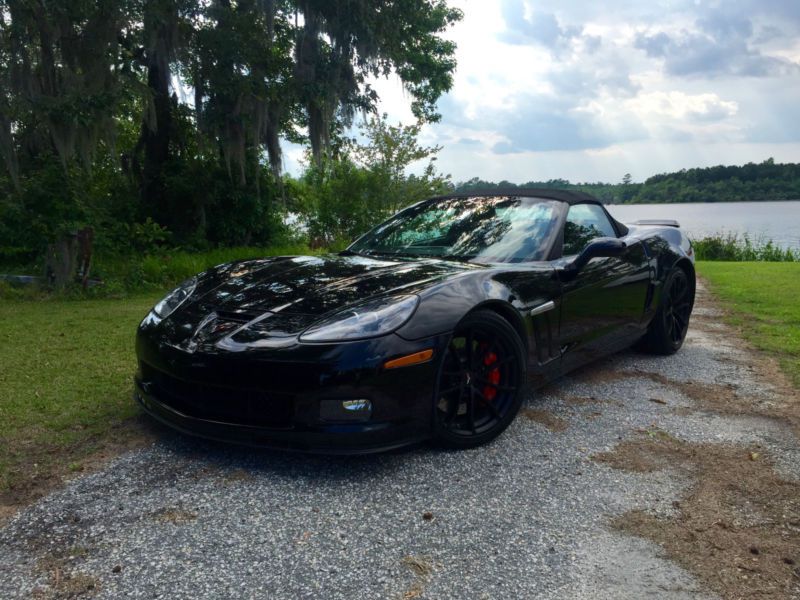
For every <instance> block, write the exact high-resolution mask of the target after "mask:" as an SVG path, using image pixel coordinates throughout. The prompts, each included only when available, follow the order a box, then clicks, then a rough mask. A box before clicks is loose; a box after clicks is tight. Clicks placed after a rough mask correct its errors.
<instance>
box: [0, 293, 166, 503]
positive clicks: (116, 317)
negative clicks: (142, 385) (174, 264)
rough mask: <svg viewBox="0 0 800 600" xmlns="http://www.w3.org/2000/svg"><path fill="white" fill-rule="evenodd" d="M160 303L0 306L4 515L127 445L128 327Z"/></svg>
mask: <svg viewBox="0 0 800 600" xmlns="http://www.w3.org/2000/svg"><path fill="white" fill-rule="evenodd" d="M158 296H160V294H154V295H148V296H137V297H132V298H128V299H126V300H74V301H69V300H44V301H17V300H0V324H2V326H0V499H2V501H3V502H2V503H3V504H4V505H6V506H8V505H11V504H17V503H18V502H19V501H24V500H25V499H26V496H32V497H35V496H36V495H38V494H37V492H36V488H37V487H42V486H43V485H45V486H46V483H47V481H48V480H53V479H56V478H57V477H58V476H59V475H60V474H63V473H68V472H69V471H70V470H72V471H76V470H81V469H82V468H83V464H82V462H81V461H82V460H83V459H85V458H86V457H87V456H89V455H90V454H92V453H93V452H94V451H95V450H98V449H102V448H103V446H107V445H108V444H109V443H115V444H119V443H124V440H125V438H126V437H130V436H132V435H134V436H135V435H136V431H135V430H136V429H141V428H137V427H136V426H135V425H134V426H131V422H132V421H134V420H135V419H134V418H135V417H136V416H137V415H138V414H139V410H138V408H137V407H136V406H135V404H134V403H133V400H132V399H131V392H132V384H131V378H132V376H133V373H134V371H135V354H134V348H133V343H134V334H135V331H136V326H137V324H138V323H139V321H140V320H141V319H142V317H143V316H144V315H145V314H146V312H147V310H148V309H149V308H150V307H151V306H152V305H153V304H154V302H156V301H157V299H158Z"/></svg>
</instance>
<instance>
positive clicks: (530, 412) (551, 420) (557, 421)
mask: <svg viewBox="0 0 800 600" xmlns="http://www.w3.org/2000/svg"><path fill="white" fill-rule="evenodd" d="M521 414H522V416H523V417H525V418H527V419H530V420H531V421H536V422H537V423H540V424H542V425H544V426H545V427H547V428H548V429H549V430H550V431H564V430H566V429H567V427H569V424H568V423H567V422H566V421H565V420H564V419H562V418H561V417H557V416H555V415H553V414H551V413H549V412H547V411H546V410H540V409H537V408H525V409H523V410H522V411H521Z"/></svg>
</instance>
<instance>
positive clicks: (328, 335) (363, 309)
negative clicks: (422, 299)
mask: <svg viewBox="0 0 800 600" xmlns="http://www.w3.org/2000/svg"><path fill="white" fill-rule="evenodd" d="M417 304H419V298H418V297H417V296H412V295H408V296H389V297H387V298H378V299H376V300H370V301H368V302H363V303H362V304H359V305H358V306H354V307H352V308H348V309H346V310H343V311H341V312H338V313H336V314H335V315H333V316H332V317H329V318H327V319H324V320H322V321H320V322H318V323H315V324H314V325H312V326H311V327H309V328H308V329H306V330H305V331H304V332H303V333H302V334H301V335H300V341H301V342H339V341H343V340H360V339H366V338H371V337H377V336H379V335H385V334H387V333H391V332H393V331H394V330H395V329H397V328H399V327H400V326H402V325H404V324H405V322H406V321H408V320H409V319H410V318H411V315H413V314H414V310H416V308H417Z"/></svg>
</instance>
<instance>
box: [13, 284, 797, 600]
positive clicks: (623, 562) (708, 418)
mask: <svg viewBox="0 0 800 600" xmlns="http://www.w3.org/2000/svg"><path fill="white" fill-rule="evenodd" d="M715 316H716V312H715V309H714V308H713V307H712V306H711V305H710V304H709V302H708V301H707V300H702V299H701V302H700V304H699V306H698V308H697V312H696V317H693V318H695V319H696V322H697V323H698V326H697V327H694V328H690V332H689V337H688V339H687V343H686V345H685V346H684V348H683V349H682V350H681V351H680V352H679V353H678V354H677V355H675V356H673V357H669V358H655V357H650V356H644V355H641V354H637V353H634V352H626V353H623V354H620V355H618V356H616V357H614V358H613V359H610V360H607V361H603V362H602V363H600V364H598V365H595V366H592V367H590V368H587V369H584V370H582V371H579V372H578V373H576V374H574V375H573V376H570V377H567V378H565V379H563V380H561V381H559V382H558V383H556V384H554V385H552V386H550V387H548V388H547V389H545V390H543V391H540V392H538V393H535V394H533V395H531V397H530V398H529V400H528V401H527V403H526V409H525V412H524V413H523V414H521V415H520V416H519V418H517V420H516V422H515V423H514V424H513V425H512V426H511V428H510V429H509V430H508V431H507V432H506V433H505V434H504V435H503V436H501V437H500V439H498V440H497V441H496V442H494V443H493V444H491V445H490V446H488V447H484V448H480V449H477V450H471V451H462V452H443V451H439V450H435V449H430V448H426V447H423V448H418V449H414V450H410V451H403V452H398V453H394V454H389V455H382V456H370V457H360V458H329V457H313V456H312V457H309V456H302V455H290V454H278V453H266V452H252V451H248V450H241V449H235V448H229V447H225V446H222V445H217V444H211V443H206V442H201V441H195V440H192V439H188V438H185V437H182V436H177V435H172V434H166V433H165V435H164V438H163V439H162V440H161V441H160V442H159V443H157V444H155V445H153V446H151V447H149V448H146V449H144V450H140V451H136V452H133V453H130V454H127V455H124V456H121V457H119V458H118V459H116V460H114V461H113V462H112V463H110V464H109V465H108V466H107V467H106V468H104V469H103V470H102V471H100V472H97V473H94V474H91V475H87V476H83V477H81V478H79V479H76V480H74V481H72V482H71V483H69V484H68V485H67V486H66V487H65V488H64V489H62V490H60V491H58V492H55V493H53V494H51V495H50V496H48V497H46V498H44V499H43V500H42V501H40V502H38V503H37V504H36V505H34V506H32V507H30V508H28V509H26V510H25V511H23V512H22V513H20V514H19V515H17V516H16V517H15V518H14V519H13V520H12V521H10V522H9V523H8V524H7V526H6V527H5V528H4V529H2V530H0V556H2V559H1V562H0V598H7V599H11V598H29V597H32V596H33V597H42V598H48V597H72V596H78V595H80V594H84V593H85V594H87V595H88V596H92V595H94V596H96V597H99V598H170V599H172V598H326V599H333V598H346V599H354V598H359V599H361V598H381V599H383V598H405V599H409V598H436V599H440V598H459V599H462V598H463V599H466V598H548V599H549V598H642V597H647V596H651V597H657V598H704V597H714V596H713V595H711V594H708V593H707V592H706V591H705V588H704V587H702V586H701V584H700V582H699V581H697V580H696V579H694V578H693V577H692V576H691V575H690V574H689V573H688V572H687V571H685V570H683V569H682V568H681V567H679V566H678V565H677V564H676V563H673V562H671V561H670V560H668V559H667V558H666V557H665V554H664V552H663V550H662V549H661V548H660V547H659V546H656V545H654V544H652V543H650V542H648V541H645V540H643V539H640V538H635V537H629V536H626V535H624V534H621V533H619V532H618V531H617V530H615V529H614V528H612V527H611V526H610V521H611V520H612V519H613V518H614V517H615V516H618V515H621V514H623V513H625V512H626V511H629V510H634V509H642V510H646V511H648V512H651V513H655V514H658V515H665V516H666V515H670V514H672V513H673V511H675V510H676V509H675V507H674V505H673V502H674V501H677V500H679V499H680V498H681V497H682V494H683V493H684V492H685V491H686V487H687V485H688V482H687V481H686V480H684V479H682V478H681V476H679V475H677V473H676V472H672V471H670V470H662V471H657V472H653V473H645V474H641V473H638V474H637V473H629V472H626V471H621V470H615V469H612V468H611V467H609V466H607V465H606V464H601V463H598V462H596V461H594V460H592V458H591V457H592V456H593V455H595V454H598V453H602V452H607V451H611V450H613V449H614V448H615V447H616V445H617V444H618V443H619V442H620V441H622V440H625V439H630V438H631V437H633V436H637V435H642V432H643V431H645V432H646V431H653V430H654V428H657V429H658V431H664V432H668V434H670V435H672V436H675V437H677V438H680V439H684V440H687V441H711V442H716V441H720V442H722V441H732V442H744V443H749V442H753V441H755V442H757V443H759V444H762V445H763V446H764V447H765V448H766V449H768V450H770V451H772V453H773V454H774V455H775V456H776V457H780V462H779V463H778V464H777V468H778V469H779V470H780V471H781V472H782V473H783V474H784V475H785V476H787V477H797V476H798V473H797V470H798V467H797V465H800V452H798V445H797V440H796V438H794V437H793V436H792V434H791V432H789V431H787V430H786V429H785V428H782V427H780V426H779V424H777V423H773V422H771V421H769V420H767V419H753V418H749V417H732V416H723V415H720V414H717V413H713V412H708V411H705V410H697V408H698V407H697V406H695V405H694V403H693V401H692V400H691V399H690V398H689V397H688V396H686V395H684V394H683V393H681V392H680V390H679V388H676V387H675V386H671V385H669V381H684V382H687V381H697V382H708V383H721V382H724V383H726V384H731V385H733V386H735V387H736V389H737V390H738V391H739V393H748V394H756V395H758V394H761V395H764V396H765V397H768V396H769V394H770V393H771V392H770V390H769V389H766V388H765V387H764V385H763V384H762V383H759V380H758V379H756V377H755V374H754V373H753V371H752V370H751V369H749V368H748V367H747V366H746V362H747V360H746V359H747V356H746V354H744V353H743V352H742V351H741V350H739V349H738V344H737V343H736V340H735V339H731V338H730V337H729V336H728V334H723V333H721V332H719V331H717V330H716V329H715V327H716V325H715ZM664 378H666V379H664Z"/></svg>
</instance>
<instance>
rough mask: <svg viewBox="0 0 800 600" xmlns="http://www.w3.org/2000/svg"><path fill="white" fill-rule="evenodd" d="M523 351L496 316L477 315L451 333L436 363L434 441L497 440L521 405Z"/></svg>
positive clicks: (449, 444) (462, 444) (464, 444)
mask: <svg viewBox="0 0 800 600" xmlns="http://www.w3.org/2000/svg"><path fill="white" fill-rule="evenodd" d="M525 366H526V360H525V346H524V344H523V343H522V340H521V339H520V337H519V335H518V334H517V332H516V330H515V329H514V328H513V327H512V326H511V324H510V323H509V322H508V321H506V320H505V319H504V318H502V317H501V316H500V315H498V314H496V313H494V312H492V311H488V310H478V311H475V312H473V313H470V314H469V315H467V316H466V317H465V318H464V319H463V320H462V322H461V323H460V324H459V325H458V327H457V328H456V331H455V333H454V334H453V336H452V337H451V339H450V341H449V343H448V346H447V349H446V350H445V352H444V355H443V356H442V359H441V362H440V363H439V371H438V374H437V378H436V392H435V394H434V403H433V412H434V441H435V443H436V444H437V445H439V446H443V447H445V448H474V447H475V446H480V445H482V444H485V443H487V442H489V441H491V440H493V439H494V438H496V437H497V436H498V435H500V434H501V433H502V432H503V431H504V430H505V429H506V428H507V427H508V426H509V424H510V423H511V421H513V420H514V417H515V416H516V415H517V413H518V412H519V408H520V406H521V404H522V398H523V395H522V391H523V385H524V383H525Z"/></svg>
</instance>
